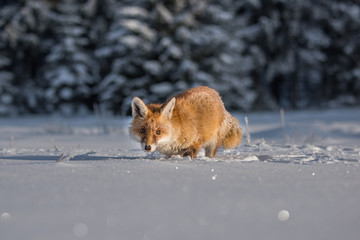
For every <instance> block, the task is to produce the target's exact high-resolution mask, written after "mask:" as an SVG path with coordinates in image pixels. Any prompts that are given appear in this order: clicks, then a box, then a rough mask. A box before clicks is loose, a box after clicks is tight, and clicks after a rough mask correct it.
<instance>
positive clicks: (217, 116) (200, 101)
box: [130, 87, 242, 158]
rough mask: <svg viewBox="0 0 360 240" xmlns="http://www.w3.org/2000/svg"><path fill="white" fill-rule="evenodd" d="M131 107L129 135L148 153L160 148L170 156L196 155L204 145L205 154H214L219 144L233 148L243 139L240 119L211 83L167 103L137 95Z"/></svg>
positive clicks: (190, 90)
mask: <svg viewBox="0 0 360 240" xmlns="http://www.w3.org/2000/svg"><path fill="white" fill-rule="evenodd" d="M131 107H132V116H133V121H132V123H131V127H130V135H131V136H132V138H133V139H134V140H136V141H138V142H140V143H141V145H142V148H143V149H144V150H145V151H146V152H149V153H150V152H153V151H155V150H158V151H159V152H160V153H162V154H165V155H166V156H168V157H171V156H172V155H180V156H183V157H186V156H190V157H191V158H195V157H196V156H197V154H198V153H199V151H200V149H201V148H204V149H205V155H206V156H207V157H210V158H213V157H215V154H216V152H217V150H218V148H219V147H220V146H222V147H224V148H234V147H236V146H237V145H239V144H240V143H241V140H242V130H241V128H240V125H239V122H238V120H237V119H236V118H234V117H233V116H231V114H230V113H229V112H227V111H226V110H225V107H224V103H223V102H222V100H221V97H220V95H219V93H218V92H217V91H215V90H214V89H211V88H209V87H196V88H191V89H189V90H186V91H184V92H182V93H180V94H178V95H176V96H175V97H173V98H171V99H170V100H169V101H167V102H166V103H165V104H148V105H146V104H145V103H144V102H143V101H142V100H141V99H140V98H138V97H134V99H133V101H132V103H131Z"/></svg>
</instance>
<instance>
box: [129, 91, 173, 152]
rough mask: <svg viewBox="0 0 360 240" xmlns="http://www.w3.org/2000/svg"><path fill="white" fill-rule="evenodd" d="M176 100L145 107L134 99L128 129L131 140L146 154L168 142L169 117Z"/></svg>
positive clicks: (169, 130)
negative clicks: (136, 142) (139, 144)
mask: <svg viewBox="0 0 360 240" xmlns="http://www.w3.org/2000/svg"><path fill="white" fill-rule="evenodd" d="M175 102H176V99H175V98H172V99H171V100H170V101H168V102H167V103H165V104H164V105H161V104H149V105H146V104H145V103H144V102H143V101H142V100H141V99H140V98H138V97H134V99H133V101H132V103H131V107H132V116H133V121H132V124H131V127H130V135H131V136H132V138H133V139H134V140H136V141H138V142H140V143H141V147H142V149H144V150H145V151H146V152H149V153H150V152H153V151H155V150H156V148H157V146H159V144H165V143H167V142H169V141H170V139H171V133H172V127H171V121H170V119H171V117H172V114H173V110H174V107H175Z"/></svg>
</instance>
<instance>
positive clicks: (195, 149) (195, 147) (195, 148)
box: [182, 142, 202, 158]
mask: <svg viewBox="0 0 360 240" xmlns="http://www.w3.org/2000/svg"><path fill="white" fill-rule="evenodd" d="M201 147H202V143H201V142H195V143H193V144H192V145H191V146H190V147H189V148H187V149H186V150H185V151H184V153H183V154H182V156H183V157H187V156H190V157H191V158H196V156H197V155H198V153H199V151H200V149H201Z"/></svg>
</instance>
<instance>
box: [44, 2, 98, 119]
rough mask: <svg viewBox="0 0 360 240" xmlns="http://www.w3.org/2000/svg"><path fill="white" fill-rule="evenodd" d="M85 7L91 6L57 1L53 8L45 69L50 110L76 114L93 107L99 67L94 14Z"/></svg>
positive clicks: (46, 95)
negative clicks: (94, 52)
mask: <svg viewBox="0 0 360 240" xmlns="http://www.w3.org/2000/svg"><path fill="white" fill-rule="evenodd" d="M84 7H89V5H86V4H85V3H78V1H75V0H62V1H59V2H56V3H55V2H53V5H52V8H53V9H51V11H49V16H48V17H49V19H50V24H49V29H50V30H51V34H52V35H51V36H49V38H48V39H46V41H47V44H48V45H51V48H50V51H49V53H48V54H47V55H46V58H45V61H44V63H43V65H42V68H41V77H42V79H43V80H44V81H43V84H42V86H41V87H42V88H43V91H44V103H45V109H46V111H47V112H61V113H63V114H72V113H81V112H87V111H89V110H90V109H91V108H92V107H93V102H94V100H93V99H94V98H95V97H94V95H93V90H92V88H93V87H94V86H95V85H96V82H97V81H98V74H99V67H98V64H97V62H96V61H95V59H94V58H93V56H92V51H91V49H89V46H90V40H89V37H88V31H89V30H88V29H89V28H90V20H89V17H91V16H92V15H91V13H90V15H89V12H84ZM87 10H88V9H87Z"/></svg>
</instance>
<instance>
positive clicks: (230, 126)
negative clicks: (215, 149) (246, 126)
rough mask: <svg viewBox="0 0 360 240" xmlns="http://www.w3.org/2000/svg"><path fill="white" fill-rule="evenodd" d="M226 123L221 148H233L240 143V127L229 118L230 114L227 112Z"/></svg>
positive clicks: (234, 119)
mask: <svg viewBox="0 0 360 240" xmlns="http://www.w3.org/2000/svg"><path fill="white" fill-rule="evenodd" d="M226 121H227V124H226V129H225V134H224V138H223V140H222V146H223V147H224V148H234V147H236V146H237V145H239V144H240V143H241V141H242V129H241V127H240V124H239V121H238V120H237V119H236V118H234V117H233V116H231V114H230V113H229V112H227V111H226Z"/></svg>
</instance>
